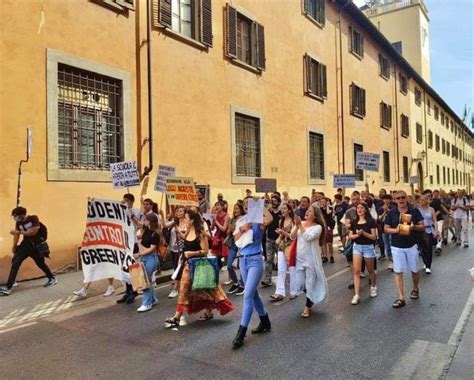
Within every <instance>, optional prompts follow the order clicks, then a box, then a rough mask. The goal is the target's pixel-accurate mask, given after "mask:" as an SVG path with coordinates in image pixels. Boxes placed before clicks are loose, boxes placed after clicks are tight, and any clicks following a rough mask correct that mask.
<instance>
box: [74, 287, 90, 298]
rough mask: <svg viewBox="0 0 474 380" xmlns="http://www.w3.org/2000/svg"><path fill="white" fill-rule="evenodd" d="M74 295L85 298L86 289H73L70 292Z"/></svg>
mask: <svg viewBox="0 0 474 380" xmlns="http://www.w3.org/2000/svg"><path fill="white" fill-rule="evenodd" d="M72 294H74V295H75V296H78V297H81V298H86V297H87V290H86V289H84V288H82V289H79V290H75V291H73V292H72Z"/></svg>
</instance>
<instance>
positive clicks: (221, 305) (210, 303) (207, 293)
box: [176, 263, 234, 315]
mask: <svg viewBox="0 0 474 380" xmlns="http://www.w3.org/2000/svg"><path fill="white" fill-rule="evenodd" d="M202 310H217V311H218V312H219V313H220V314H221V315H225V314H227V313H229V312H231V311H232V310H234V306H233V304H232V302H230V301H229V299H228V298H227V296H226V294H225V292H224V291H223V290H222V287H221V286H220V285H217V287H216V288H215V289H213V290H196V291H193V290H192V281H191V273H190V272H189V264H188V263H186V264H185V266H184V269H183V274H182V277H181V281H180V284H179V294H178V305H177V306H176V311H178V312H180V313H182V312H186V313H188V314H194V313H198V312H200V311H202Z"/></svg>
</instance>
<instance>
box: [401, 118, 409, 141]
mask: <svg viewBox="0 0 474 380" xmlns="http://www.w3.org/2000/svg"><path fill="white" fill-rule="evenodd" d="M400 124H401V125H402V137H408V136H410V125H409V120H408V116H407V115H403V114H401V115H400Z"/></svg>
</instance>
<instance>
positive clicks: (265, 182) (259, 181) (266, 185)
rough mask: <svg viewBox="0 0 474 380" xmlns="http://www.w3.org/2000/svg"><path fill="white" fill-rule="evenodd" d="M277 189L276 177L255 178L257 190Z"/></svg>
mask: <svg viewBox="0 0 474 380" xmlns="http://www.w3.org/2000/svg"><path fill="white" fill-rule="evenodd" d="M274 191H277V180H276V179H274V178H255V192H257V193H273V192H274Z"/></svg>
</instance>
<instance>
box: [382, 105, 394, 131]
mask: <svg viewBox="0 0 474 380" xmlns="http://www.w3.org/2000/svg"><path fill="white" fill-rule="evenodd" d="M379 108H380V127H381V128H383V129H386V130H390V129H391V128H392V106H391V105H389V104H387V103H385V102H384V101H381V102H380V107H379Z"/></svg>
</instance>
